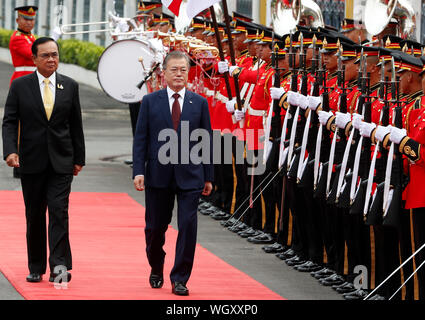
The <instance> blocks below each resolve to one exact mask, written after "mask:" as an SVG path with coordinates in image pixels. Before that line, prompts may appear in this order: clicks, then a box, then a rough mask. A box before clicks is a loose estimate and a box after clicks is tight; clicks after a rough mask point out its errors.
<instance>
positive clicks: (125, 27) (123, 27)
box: [118, 19, 130, 32]
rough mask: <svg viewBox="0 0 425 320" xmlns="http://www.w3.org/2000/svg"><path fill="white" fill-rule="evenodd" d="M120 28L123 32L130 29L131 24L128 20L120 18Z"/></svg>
mask: <svg viewBox="0 0 425 320" xmlns="http://www.w3.org/2000/svg"><path fill="white" fill-rule="evenodd" d="M118 29H119V31H121V32H128V31H129V30H130V26H129V25H128V23H127V21H126V20H124V19H120V20H119V21H118Z"/></svg>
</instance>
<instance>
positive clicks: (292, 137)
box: [286, 32, 301, 171]
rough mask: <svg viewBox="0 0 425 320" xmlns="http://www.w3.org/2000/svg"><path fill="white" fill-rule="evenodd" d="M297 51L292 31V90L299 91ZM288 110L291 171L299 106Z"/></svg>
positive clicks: (290, 48) (288, 158) (290, 57)
mask: <svg viewBox="0 0 425 320" xmlns="http://www.w3.org/2000/svg"><path fill="white" fill-rule="evenodd" d="M295 54H296V53H295V52H294V49H293V45H292V32H291V34H290V42H289V54H288V55H289V69H290V71H291V91H293V92H298V70H297V69H296V68H295ZM300 60H301V59H300ZM287 112H289V114H290V115H291V121H290V122H289V126H288V130H290V132H291V135H290V141H289V149H288V156H287V165H286V167H287V171H289V169H290V167H291V163H292V155H293V152H294V144H295V136H296V129H297V124H298V114H299V107H297V106H293V105H289V107H288V110H287Z"/></svg>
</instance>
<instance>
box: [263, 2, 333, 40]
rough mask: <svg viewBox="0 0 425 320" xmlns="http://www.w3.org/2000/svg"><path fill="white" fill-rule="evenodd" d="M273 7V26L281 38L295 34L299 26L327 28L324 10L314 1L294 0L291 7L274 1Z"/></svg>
mask: <svg viewBox="0 0 425 320" xmlns="http://www.w3.org/2000/svg"><path fill="white" fill-rule="evenodd" d="M271 6H272V8H271V9H272V26H273V29H274V31H275V32H276V34H278V35H280V36H283V35H285V34H288V33H290V32H294V31H295V29H296V26H297V25H299V24H301V25H306V26H311V27H315V28H317V27H324V26H325V23H324V19H323V15H322V10H321V9H320V7H319V5H318V4H317V3H315V2H314V1H313V0H293V1H292V2H291V4H290V5H288V4H287V3H286V2H285V1H283V0H274V1H272V4H271Z"/></svg>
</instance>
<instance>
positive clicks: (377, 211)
mask: <svg viewBox="0 0 425 320" xmlns="http://www.w3.org/2000/svg"><path fill="white" fill-rule="evenodd" d="M384 73H385V61H384V59H382V61H381V80H380V86H379V91H380V92H379V97H382V100H383V101H384V106H383V108H382V112H381V119H380V122H381V125H382V126H387V125H388V124H389V115H390V110H389V109H390V105H389V100H388V85H389V80H388V77H385V74H384ZM378 145H379V148H380V152H381V157H380V158H379V159H378V160H377V161H376V176H375V179H374V181H375V182H376V183H377V186H376V189H375V195H374V196H373V200H372V203H371V205H370V209H369V212H368V213H367V217H366V224H367V225H380V224H381V223H382V211H381V210H382V206H383V195H384V186H385V182H384V181H385V164H386V163H387V157H388V151H387V149H385V148H383V143H382V142H380V143H379V144H377V146H376V147H378ZM370 170H371V171H372V170H374V168H372V167H371V169H370ZM369 173H370V172H369Z"/></svg>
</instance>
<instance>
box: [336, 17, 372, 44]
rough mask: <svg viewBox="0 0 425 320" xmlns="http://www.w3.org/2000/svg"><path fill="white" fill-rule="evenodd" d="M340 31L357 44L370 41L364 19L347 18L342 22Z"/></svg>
mask: <svg viewBox="0 0 425 320" xmlns="http://www.w3.org/2000/svg"><path fill="white" fill-rule="evenodd" d="M340 32H341V33H342V34H343V35H344V36H346V37H347V38H350V39H351V40H352V41H354V42H355V43H357V44H364V43H366V42H368V39H367V31H366V28H365V27H364V25H363V22H362V21H356V20H354V19H348V18H345V19H344V20H343V21H342V22H341V29H340Z"/></svg>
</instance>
